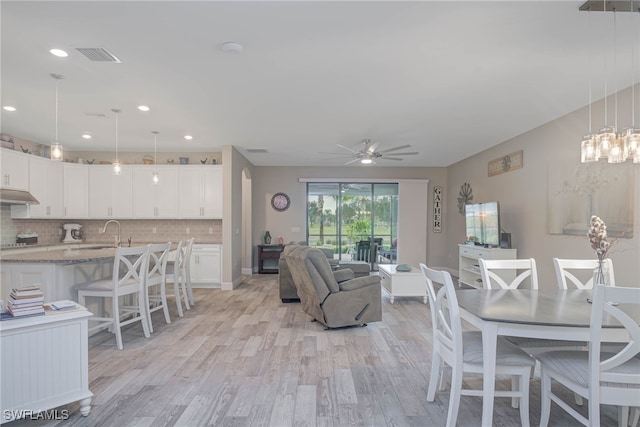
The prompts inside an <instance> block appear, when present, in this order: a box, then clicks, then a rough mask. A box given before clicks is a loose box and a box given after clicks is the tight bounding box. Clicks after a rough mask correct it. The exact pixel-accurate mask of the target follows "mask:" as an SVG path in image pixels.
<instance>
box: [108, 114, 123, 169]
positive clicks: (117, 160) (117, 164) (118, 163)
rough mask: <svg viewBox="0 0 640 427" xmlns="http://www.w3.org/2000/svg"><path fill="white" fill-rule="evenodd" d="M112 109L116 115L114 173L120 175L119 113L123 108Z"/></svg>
mask: <svg viewBox="0 0 640 427" xmlns="http://www.w3.org/2000/svg"><path fill="white" fill-rule="evenodd" d="M111 111H113V112H114V113H115V115H116V161H115V162H113V174H114V175H120V172H121V171H122V165H121V164H120V160H119V159H118V115H119V114H120V111H121V110H118V109H116V108H113V109H111Z"/></svg>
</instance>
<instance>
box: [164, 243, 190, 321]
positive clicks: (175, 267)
mask: <svg viewBox="0 0 640 427" xmlns="http://www.w3.org/2000/svg"><path fill="white" fill-rule="evenodd" d="M186 245H187V241H186V240H181V241H180V242H178V247H177V248H176V250H175V252H174V251H172V252H171V254H173V255H174V258H173V260H171V261H169V262H168V263H167V273H166V276H165V277H166V282H167V283H173V294H171V295H167V296H173V297H174V298H175V300H176V306H177V308H178V316H180V317H183V316H184V312H183V311H182V299H183V298H184V304H185V307H186V308H187V310H188V309H190V306H189V297H188V296H187V288H186V286H187V285H186V281H187V274H186V270H185V251H186V249H187V247H186ZM181 292H182V295H181Z"/></svg>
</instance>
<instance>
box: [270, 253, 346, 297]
mask: <svg viewBox="0 0 640 427" xmlns="http://www.w3.org/2000/svg"><path fill="white" fill-rule="evenodd" d="M306 247H307V246H303V245H300V244H298V243H295V242H294V243H289V244H288V245H286V246H285V247H284V250H283V251H282V253H281V254H280V259H279V260H278V285H279V287H280V299H281V300H282V302H283V303H287V302H300V298H299V297H298V291H297V289H296V285H295V283H294V282H293V276H291V270H290V269H289V266H288V265H287V257H289V256H291V255H293V254H296V253H297V252H298V251H300V250H302V249H305V248H306ZM321 250H322V249H321ZM329 251H331V250H330V249H329ZM322 252H323V253H324V254H325V256H329V255H328V252H327V251H325V250H322ZM330 256H331V257H333V251H331V253H330ZM328 261H329V263H330V264H331V260H328ZM333 276H334V278H335V279H336V281H337V282H338V283H340V282H344V281H346V280H351V279H353V277H354V272H353V271H352V270H348V269H341V270H335V271H334V272H333Z"/></svg>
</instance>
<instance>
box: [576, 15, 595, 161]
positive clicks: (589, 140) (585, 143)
mask: <svg viewBox="0 0 640 427" xmlns="http://www.w3.org/2000/svg"><path fill="white" fill-rule="evenodd" d="M588 13H589V20H588V26H587V27H588V28H587V34H589V35H590V34H591V9H589V11H588ZM588 67H589V133H588V134H586V135H585V136H584V137H583V138H582V143H581V144H580V147H581V149H580V152H581V161H582V163H589V162H595V161H598V156H597V153H598V150H597V145H596V137H595V135H594V134H593V131H592V127H591V126H592V124H591V118H592V117H593V116H592V114H591V106H592V80H593V79H592V77H593V72H592V68H591V45H589V60H588Z"/></svg>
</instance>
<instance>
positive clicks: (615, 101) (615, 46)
mask: <svg viewBox="0 0 640 427" xmlns="http://www.w3.org/2000/svg"><path fill="white" fill-rule="evenodd" d="M617 28H618V24H617V14H616V9H615V7H614V8H613V88H614V94H613V125H614V126H615V129H616V131H617V130H618V73H617V70H618V37H617V35H618V34H617V33H618V32H617V31H616V29H617Z"/></svg>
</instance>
